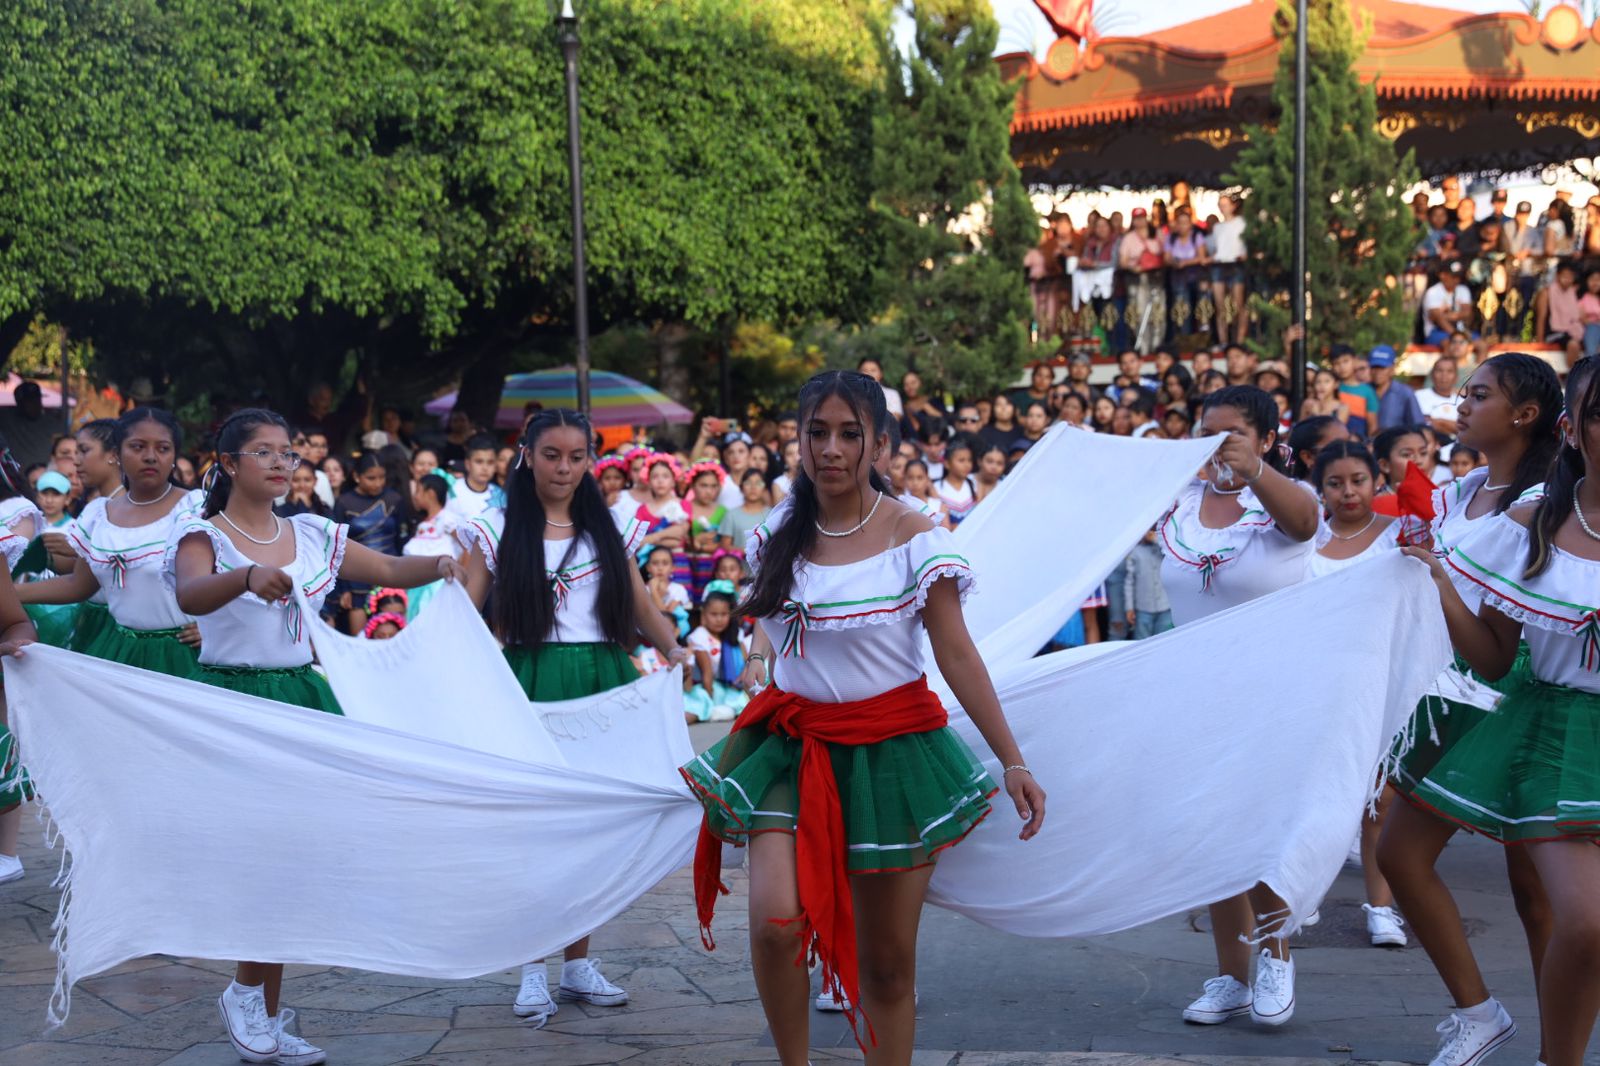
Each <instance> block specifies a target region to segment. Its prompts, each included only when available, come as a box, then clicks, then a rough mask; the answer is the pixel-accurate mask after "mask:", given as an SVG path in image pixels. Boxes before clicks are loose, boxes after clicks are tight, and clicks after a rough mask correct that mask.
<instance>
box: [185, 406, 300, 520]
mask: <svg viewBox="0 0 1600 1066" xmlns="http://www.w3.org/2000/svg"><path fill="white" fill-rule="evenodd" d="M262 426H277V427H278V428H279V429H281V430H283V431H284V432H285V433H288V432H289V423H288V422H287V421H285V420H284V417H283V416H282V415H280V414H278V412H276V411H268V410H267V409H266V408H264V407H246V408H244V409H243V410H241V411H235V412H234V413H233V414H231V415H229V416H228V418H227V420H226V421H225V422H223V423H222V427H221V428H220V429H218V430H217V461H216V462H215V463H212V464H211V469H210V470H208V471H206V477H205V486H204V487H205V490H206V502H205V505H204V506H203V507H202V508H201V511H200V513H201V515H202V516H203V517H205V518H215V517H216V516H217V515H219V514H221V513H222V510H223V508H225V507H227V506H228V497H229V496H230V495H231V494H232V493H233V477H232V475H230V474H229V473H228V472H227V471H226V470H224V469H223V468H222V457H223V456H224V455H233V454H237V453H238V451H239V449H241V448H243V447H244V446H245V443H246V442H247V441H249V440H250V435H251V434H253V433H254V432H255V431H256V430H258V429H260V428H261V427H262Z"/></svg>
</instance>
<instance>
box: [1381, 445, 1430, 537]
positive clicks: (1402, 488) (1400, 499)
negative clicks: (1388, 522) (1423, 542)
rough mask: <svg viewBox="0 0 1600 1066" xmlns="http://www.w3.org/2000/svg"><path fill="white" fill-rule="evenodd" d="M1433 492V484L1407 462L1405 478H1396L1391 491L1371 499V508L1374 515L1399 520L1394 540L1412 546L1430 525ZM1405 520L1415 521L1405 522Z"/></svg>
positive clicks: (1413, 465) (1426, 476)
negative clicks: (1398, 480)
mask: <svg viewBox="0 0 1600 1066" xmlns="http://www.w3.org/2000/svg"><path fill="white" fill-rule="evenodd" d="M1433 490H1434V484H1433V482H1432V481H1431V480H1430V479H1429V478H1428V475H1427V474H1424V473H1423V472H1422V467H1420V466H1418V465H1417V464H1416V463H1408V464H1407V465H1406V476H1405V477H1403V478H1401V479H1400V484H1399V485H1398V486H1397V487H1396V488H1395V490H1394V492H1393V493H1392V494H1391V495H1388V496H1379V497H1377V498H1376V499H1374V500H1373V501H1372V509H1373V510H1374V511H1375V512H1377V513H1378V514H1383V515H1391V516H1393V517H1395V518H1399V519H1401V522H1400V523H1399V527H1400V528H1399V532H1398V534H1397V536H1396V540H1397V541H1398V542H1399V543H1400V544H1402V545H1404V544H1415V543H1418V542H1419V540H1420V539H1421V536H1420V535H1421V533H1422V531H1424V530H1426V529H1427V528H1428V526H1429V525H1430V524H1431V523H1432V522H1433V518H1434V514H1433ZM1405 519H1415V520H1416V521H1414V522H1408V521H1405Z"/></svg>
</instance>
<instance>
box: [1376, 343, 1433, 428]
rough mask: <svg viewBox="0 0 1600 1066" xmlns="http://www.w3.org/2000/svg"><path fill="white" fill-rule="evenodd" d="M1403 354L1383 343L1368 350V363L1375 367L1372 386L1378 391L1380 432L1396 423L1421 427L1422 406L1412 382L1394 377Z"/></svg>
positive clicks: (1397, 424)
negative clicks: (1395, 366) (1410, 383)
mask: <svg viewBox="0 0 1600 1066" xmlns="http://www.w3.org/2000/svg"><path fill="white" fill-rule="evenodd" d="M1399 359H1400V353H1398V352H1396V351H1395V350H1394V348H1392V347H1391V346H1389V345H1387V344H1380V345H1378V346H1377V347H1376V348H1374V349H1372V351H1370V352H1368V353H1367V365H1368V366H1369V367H1371V368H1372V388H1373V389H1374V390H1375V391H1376V392H1377V394H1378V432H1380V433H1382V432H1383V431H1384V430H1386V429H1390V428H1392V427H1394V426H1420V425H1421V424H1422V405H1421V404H1420V403H1418V402H1417V394H1416V391H1415V390H1414V389H1412V388H1411V386H1410V385H1407V384H1405V383H1404V382H1400V381H1396V380H1395V379H1394V365H1395V363H1396V362H1398V361H1399Z"/></svg>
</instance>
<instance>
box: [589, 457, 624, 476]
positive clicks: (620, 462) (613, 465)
mask: <svg viewBox="0 0 1600 1066" xmlns="http://www.w3.org/2000/svg"><path fill="white" fill-rule="evenodd" d="M607 470H618V471H621V473H622V479H623V480H624V481H626V480H627V479H628V460H627V459H626V458H624V457H623V456H620V455H608V456H606V457H605V458H604V459H601V460H600V461H599V462H597V463H595V464H594V477H595V480H596V481H598V480H600V475H601V474H604V473H605V472H606V471H607Z"/></svg>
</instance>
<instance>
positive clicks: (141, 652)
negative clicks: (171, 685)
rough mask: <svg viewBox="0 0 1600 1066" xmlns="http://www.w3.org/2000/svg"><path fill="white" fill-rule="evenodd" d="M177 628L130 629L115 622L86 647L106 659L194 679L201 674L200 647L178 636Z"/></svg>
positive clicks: (86, 649) (171, 675)
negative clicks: (193, 645) (190, 644)
mask: <svg viewBox="0 0 1600 1066" xmlns="http://www.w3.org/2000/svg"><path fill="white" fill-rule="evenodd" d="M179 632H180V630H177V629H129V628H128V627H127V626H124V625H119V624H117V623H116V622H112V623H111V624H110V625H109V626H106V627H105V628H104V629H102V630H101V631H100V633H99V635H98V636H96V637H95V638H94V640H93V641H91V642H90V643H89V644H88V645H87V646H86V647H85V648H84V649H83V651H84V654H86V655H93V656H94V657H95V658H97V659H104V660H106V661H107V662H113V663H122V664H124V665H126V666H137V667H138V668H139V669H141V670H153V671H155V672H156V673H158V674H167V675H168V676H170V677H186V678H188V679H189V680H191V681H199V680H203V678H201V677H200V651H199V649H198V648H191V647H189V645H187V644H185V643H184V642H183V641H181V640H179V639H178V633H179Z"/></svg>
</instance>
